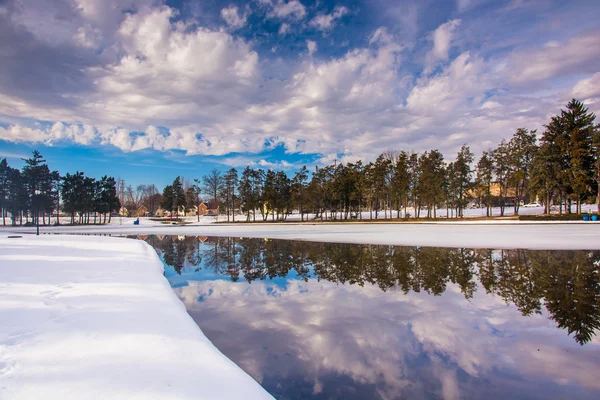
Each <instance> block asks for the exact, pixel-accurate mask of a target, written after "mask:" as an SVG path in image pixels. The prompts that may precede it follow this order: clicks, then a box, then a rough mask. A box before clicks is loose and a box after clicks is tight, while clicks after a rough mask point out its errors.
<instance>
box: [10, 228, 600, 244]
mask: <svg viewBox="0 0 600 400" xmlns="http://www.w3.org/2000/svg"><path fill="white" fill-rule="evenodd" d="M41 231H42V233H50V234H53V233H59V234H95V235H98V234H99V235H141V234H144V235H193V236H236V237H255V238H270V239H290V240H306V241H319V242H337V243H361V244H381V245H399V246H437V247H469V248H495V249H518V248H524V249H540V250H554V249H556V250H558V249H562V250H595V249H599V248H600V223H594V222H581V223H579V222H575V223H573V222H566V223H565V222H560V223H558V222H553V223H531V222H520V221H493V222H486V221H481V222H480V221H478V222H475V221H466V222H444V223H442V222H440V223H414V224H411V223H402V224H397V223H396V224H394V223H381V222H380V223H314V224H309V223H304V224H300V223H275V224H270V223H262V224H205V225H164V224H156V223H152V224H146V223H145V221H142V223H141V225H133V224H132V223H129V224H124V225H104V226H98V225H96V226H58V227H44V228H42V229H41ZM0 232H5V233H8V232H14V233H34V232H35V228H19V227H6V228H1V229H0Z"/></svg>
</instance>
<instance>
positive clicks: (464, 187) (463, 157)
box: [453, 145, 474, 218]
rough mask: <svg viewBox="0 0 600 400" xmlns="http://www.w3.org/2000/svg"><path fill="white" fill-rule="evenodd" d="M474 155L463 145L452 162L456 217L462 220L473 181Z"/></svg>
mask: <svg viewBox="0 0 600 400" xmlns="http://www.w3.org/2000/svg"><path fill="white" fill-rule="evenodd" d="M473 160H474V155H473V153H472V152H471V149H470V148H469V146H467V145H463V146H462V147H461V148H460V150H459V152H458V154H457V155H456V160H455V161H454V168H453V176H454V182H455V186H454V187H455V190H456V192H455V195H456V199H457V200H458V202H457V204H456V205H457V206H458V214H457V216H458V217H460V218H462V217H463V216H464V209H465V207H466V206H467V204H468V202H469V199H470V191H471V188H472V180H473V169H472V167H471V166H472V164H473Z"/></svg>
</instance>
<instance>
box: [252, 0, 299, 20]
mask: <svg viewBox="0 0 600 400" xmlns="http://www.w3.org/2000/svg"><path fill="white" fill-rule="evenodd" d="M262 2H263V3H264V4H268V5H269V6H270V8H271V10H270V11H269V12H268V13H267V16H268V17H269V18H279V19H291V20H297V21H298V20H301V19H303V18H304V17H305V16H306V7H304V5H303V4H302V3H301V2H300V1H298V0H289V1H287V0H277V1H275V2H272V1H267V2H265V1H262Z"/></svg>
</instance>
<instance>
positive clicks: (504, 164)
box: [491, 139, 512, 216]
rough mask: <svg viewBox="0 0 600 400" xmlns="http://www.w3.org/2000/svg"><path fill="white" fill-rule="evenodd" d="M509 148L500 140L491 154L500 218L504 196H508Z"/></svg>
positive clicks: (504, 202)
mask: <svg viewBox="0 0 600 400" xmlns="http://www.w3.org/2000/svg"><path fill="white" fill-rule="evenodd" d="M510 153H511V152H510V148H509V144H508V143H507V142H506V140H504V139H502V141H501V142H500V144H499V145H498V147H497V148H496V149H495V150H494V151H493V152H492V153H491V156H492V159H493V160H494V163H493V165H494V176H495V178H496V183H497V184H498V189H499V196H498V197H499V200H500V216H504V208H505V206H506V196H507V194H508V182H509V177H510V175H511V172H512V170H511V167H512V165H511V159H510Z"/></svg>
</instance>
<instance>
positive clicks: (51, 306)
mask: <svg viewBox="0 0 600 400" xmlns="http://www.w3.org/2000/svg"><path fill="white" fill-rule="evenodd" d="M0 321H2V323H1V324H0V399H6V400H9V399H10V400H19V399H99V400H100V399H102V400H105V399H111V400H112V399H127V400H130V399H161V400H163V399H271V398H272V397H271V396H270V395H269V394H268V393H267V392H266V391H265V390H263V389H262V387H261V386H260V385H258V384H257V383H256V382H255V381H254V380H253V379H252V378H250V376H248V375H247V374H246V373H245V372H243V371H242V370H241V369H240V368H238V367H237V366H236V365H235V364H234V363H232V362H231V361H230V360H229V359H227V358H226V357H225V356H224V355H223V354H221V353H220V352H219V351H218V350H217V349H216V348H215V347H214V346H213V345H212V344H211V343H210V341H209V340H208V339H207V338H206V337H205V336H204V334H203V333H202V332H201V331H200V329H199V328H198V326H197V325H196V323H195V322H194V321H193V320H192V318H191V317H190V316H189V315H188V314H187V312H186V310H185V307H184V306H183V304H182V303H181V301H180V300H179V299H178V298H177V296H176V295H175V294H174V293H173V290H172V289H171V287H170V286H169V284H168V282H167V280H166V279H165V278H164V277H163V265H162V263H161V261H160V260H159V258H158V257H157V255H156V252H155V251H154V249H152V247H150V246H149V245H147V244H146V243H144V242H142V241H134V240H129V239H118V238H108V237H80V236H77V237H74V236H40V237H36V236H31V235H26V236H24V237H23V238H10V239H9V238H7V236H6V235H3V236H0Z"/></svg>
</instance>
